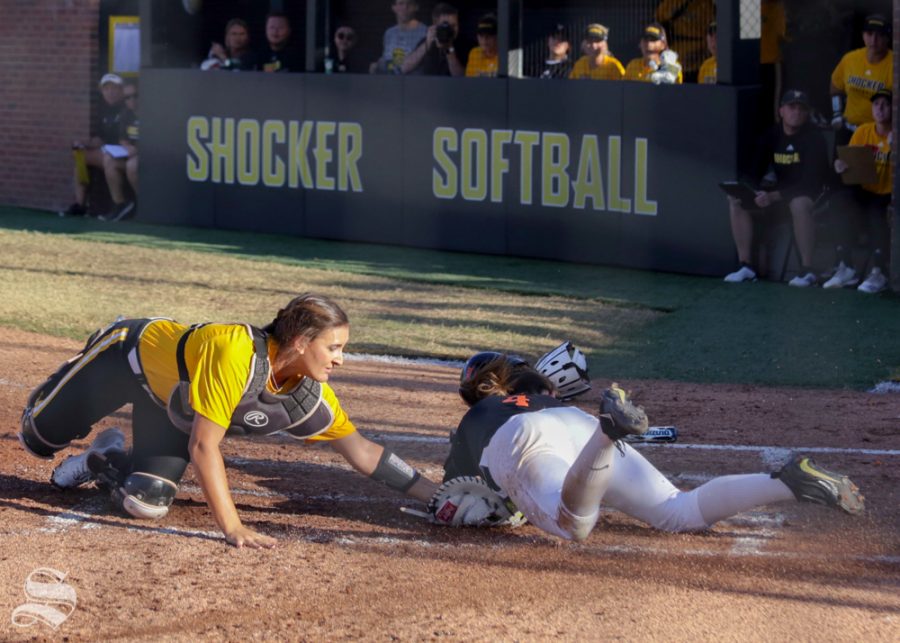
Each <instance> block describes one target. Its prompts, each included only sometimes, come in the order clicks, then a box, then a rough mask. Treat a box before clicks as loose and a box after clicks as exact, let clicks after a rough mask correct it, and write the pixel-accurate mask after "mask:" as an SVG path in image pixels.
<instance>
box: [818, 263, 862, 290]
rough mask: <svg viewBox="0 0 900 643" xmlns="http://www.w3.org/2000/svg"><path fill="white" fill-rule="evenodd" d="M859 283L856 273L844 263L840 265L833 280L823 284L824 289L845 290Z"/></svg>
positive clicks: (832, 277)
mask: <svg viewBox="0 0 900 643" xmlns="http://www.w3.org/2000/svg"><path fill="white" fill-rule="evenodd" d="M858 283H859V277H857V276H856V271H855V270H854V269H853V268H851V267H850V266H848V265H846V264H844V262H843V261H842V262H840V263H839V264H838V267H837V268H836V269H835V271H834V274H833V275H832V276H831V279H829V280H828V281H826V282H825V283H824V284H822V288H845V287H846V286H855V285H856V284H858Z"/></svg>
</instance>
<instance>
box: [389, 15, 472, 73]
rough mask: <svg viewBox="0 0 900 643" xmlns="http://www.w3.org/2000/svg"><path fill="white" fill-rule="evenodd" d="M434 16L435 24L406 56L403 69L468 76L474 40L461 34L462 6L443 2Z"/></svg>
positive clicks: (408, 71) (403, 70)
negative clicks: (460, 15) (460, 10)
mask: <svg viewBox="0 0 900 643" xmlns="http://www.w3.org/2000/svg"><path fill="white" fill-rule="evenodd" d="M431 19H432V25H431V26H430V27H429V28H428V31H427V32H426V34H425V38H423V39H422V41H421V42H419V44H418V45H416V48H415V49H414V50H413V51H412V52H411V53H410V54H409V55H408V56H406V59H405V60H404V61H403V64H402V66H401V71H402V72H403V73H404V74H411V73H413V72H418V73H422V74H426V75H428V76H456V77H458V76H464V75H465V73H466V64H467V63H468V60H469V51H471V49H472V47H473V44H474V43H472V42H471V41H470V40H468V39H466V38H464V37H461V36H460V35H459V10H458V9H457V8H456V7H454V6H453V5H451V4H448V3H446V2H439V3H438V4H436V5H435V6H434V10H433V11H432V12H431Z"/></svg>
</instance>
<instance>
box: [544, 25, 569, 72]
mask: <svg viewBox="0 0 900 643" xmlns="http://www.w3.org/2000/svg"><path fill="white" fill-rule="evenodd" d="M571 49H572V47H571V45H570V44H569V38H568V37H567V36H566V27H565V25H562V24H557V25H554V26H553V27H552V28H551V29H550V32H549V33H548V34H547V60H545V61H544V67H543V68H542V69H541V73H540V74H538V77H539V78H568V77H569V73H570V72H571V71H572V59H571V58H570V52H571Z"/></svg>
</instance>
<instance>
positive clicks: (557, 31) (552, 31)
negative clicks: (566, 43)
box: [547, 22, 566, 40]
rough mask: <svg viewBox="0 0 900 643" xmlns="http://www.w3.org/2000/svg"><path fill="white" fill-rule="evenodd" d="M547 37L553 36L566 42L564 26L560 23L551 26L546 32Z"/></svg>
mask: <svg viewBox="0 0 900 643" xmlns="http://www.w3.org/2000/svg"><path fill="white" fill-rule="evenodd" d="M547 35H548V36H554V37H556V38H558V39H560V40H566V26H565V25H564V24H563V23H561V22H558V23H556V24H555V25H551V26H550V28H549V29H548V30H547Z"/></svg>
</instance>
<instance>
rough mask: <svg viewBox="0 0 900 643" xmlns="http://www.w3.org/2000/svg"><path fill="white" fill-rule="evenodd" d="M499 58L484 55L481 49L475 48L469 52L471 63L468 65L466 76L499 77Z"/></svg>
mask: <svg viewBox="0 0 900 643" xmlns="http://www.w3.org/2000/svg"><path fill="white" fill-rule="evenodd" d="M498 60H499V59H498V57H497V56H493V57H488V56H485V55H484V50H483V49H482V48H481V47H474V48H473V49H472V51H470V52H469V62H468V63H466V76H484V77H494V76H496V75H497V61H498Z"/></svg>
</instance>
